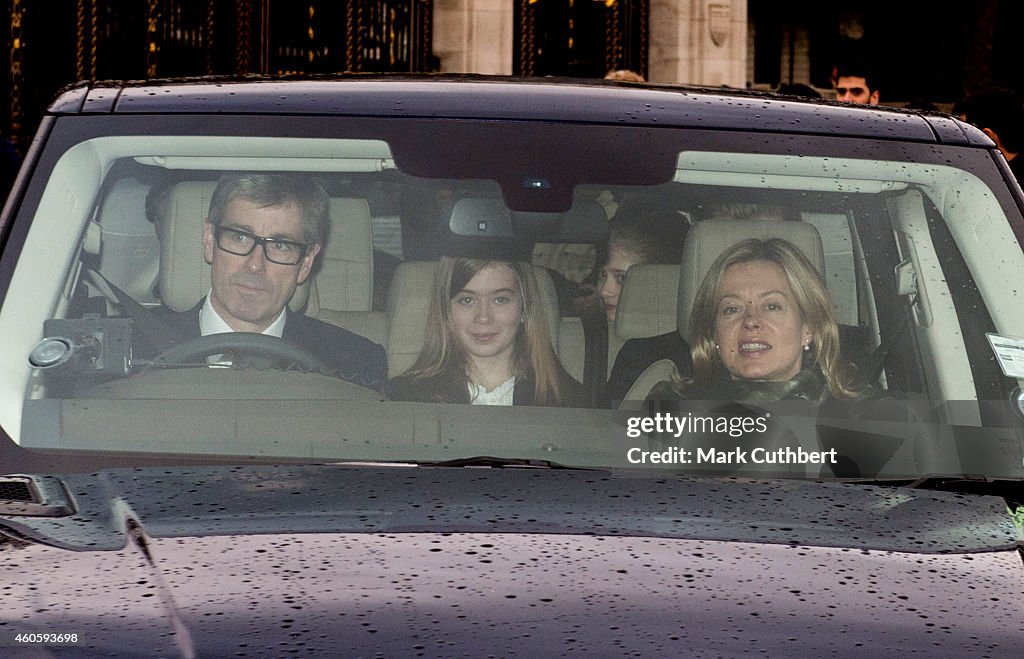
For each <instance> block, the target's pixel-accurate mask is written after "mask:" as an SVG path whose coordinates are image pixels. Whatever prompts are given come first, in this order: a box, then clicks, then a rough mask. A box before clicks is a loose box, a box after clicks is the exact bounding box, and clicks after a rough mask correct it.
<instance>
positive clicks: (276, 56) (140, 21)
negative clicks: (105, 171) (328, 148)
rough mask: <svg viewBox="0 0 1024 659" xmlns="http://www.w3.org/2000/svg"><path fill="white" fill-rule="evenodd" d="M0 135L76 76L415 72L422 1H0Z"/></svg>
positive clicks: (20, 140)
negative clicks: (2, 58)
mask: <svg viewBox="0 0 1024 659" xmlns="http://www.w3.org/2000/svg"><path fill="white" fill-rule="evenodd" d="M3 5H4V9H5V11H3V15H2V16H0V38H2V39H3V41H2V43H3V46H4V49H5V51H6V52H7V53H8V55H9V60H8V61H9V69H8V73H7V75H6V77H5V79H4V80H3V81H2V86H3V88H4V89H5V93H4V94H2V95H0V105H2V107H0V122H2V123H0V134H2V135H3V136H4V137H7V138H9V139H10V140H11V141H12V142H13V143H14V145H15V147H16V149H17V150H18V151H22V152H23V151H24V150H25V148H27V146H28V143H29V141H30V140H31V136H32V133H33V132H34V131H35V128H36V125H37V123H38V121H39V117H40V116H41V114H42V112H43V110H44V109H45V108H46V105H47V104H48V103H49V101H50V100H51V99H52V98H53V96H54V94H55V93H56V92H57V91H58V90H59V89H60V88H61V87H63V86H64V85H67V84H69V83H72V82H75V81H77V80H136V79H148V78H167V77H177V76H195V75H218V74H248V73H262V74H287V73H334V72H341V71H355V72H419V71H427V70H429V69H430V65H431V49H430V45H431V19H432V15H433V0H345V1H341V2H339V1H338V0H3Z"/></svg>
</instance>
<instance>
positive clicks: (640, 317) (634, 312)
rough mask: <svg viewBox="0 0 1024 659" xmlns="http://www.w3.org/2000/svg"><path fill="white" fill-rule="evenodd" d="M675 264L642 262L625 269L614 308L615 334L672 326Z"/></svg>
mask: <svg viewBox="0 0 1024 659" xmlns="http://www.w3.org/2000/svg"><path fill="white" fill-rule="evenodd" d="M678 300H679V266H678V265H672V264H663V263H642V264H638V265H634V266H632V267H631V268H630V269H629V270H627V271H626V280H625V281H624V282H623V283H622V291H621V292H620V293H619V306H618V308H617V309H616V310H615V334H617V335H618V336H619V338H621V339H622V340H623V341H627V340H629V339H637V338H643V337H647V336H657V335H658V334H664V333H666V332H672V331H674V330H675V329H676V316H677V312H676V309H677V308H678Z"/></svg>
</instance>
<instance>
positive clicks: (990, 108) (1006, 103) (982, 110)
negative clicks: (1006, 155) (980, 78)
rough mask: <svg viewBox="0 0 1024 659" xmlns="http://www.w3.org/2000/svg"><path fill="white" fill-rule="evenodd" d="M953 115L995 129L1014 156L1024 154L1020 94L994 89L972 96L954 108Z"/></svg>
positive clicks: (1023, 123) (1023, 112)
mask: <svg viewBox="0 0 1024 659" xmlns="http://www.w3.org/2000/svg"><path fill="white" fill-rule="evenodd" d="M953 114H954V115H963V116H964V119H966V121H967V123H969V124H974V125H975V126H977V127H978V128H988V129H989V130H991V131H992V132H993V133H995V134H996V135H997V136H999V142H1000V143H1001V144H1002V145H1003V148H1005V149H1006V150H1007V151H1009V152H1010V153H1020V152H1021V151H1024V101H1022V100H1021V97H1020V96H1019V95H1018V94H1017V93H1016V92H1013V91H1011V90H1009V89H1003V88H1000V87H993V88H990V89H985V90H983V91H980V92H977V93H975V94H970V95H969V96H967V97H966V98H964V99H962V100H960V101H958V102H957V104H956V105H954V106H953Z"/></svg>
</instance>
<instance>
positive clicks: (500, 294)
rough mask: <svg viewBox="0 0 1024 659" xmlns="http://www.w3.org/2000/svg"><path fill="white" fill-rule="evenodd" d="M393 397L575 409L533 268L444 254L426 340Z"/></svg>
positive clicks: (578, 394) (576, 400) (576, 389)
mask: <svg viewBox="0 0 1024 659" xmlns="http://www.w3.org/2000/svg"><path fill="white" fill-rule="evenodd" d="M392 386H393V391H394V394H393V398H394V399H396V400H413V401H425V402H441V403H472V404H475V405H542V406H567V407H576V406H581V405H582V404H583V401H584V397H583V391H582V387H581V386H580V384H579V383H578V382H576V381H575V380H573V379H572V377H571V376H569V374H568V373H566V372H565V369H564V368H563V367H562V365H561V363H560V362H559V361H558V357H557V356H556V355H555V352H554V350H553V349H552V347H551V337H550V333H549V332H548V323H547V318H546V317H545V314H544V310H543V307H542V306H541V304H540V289H539V288H538V286H537V281H536V278H535V277H534V273H533V266H531V265H529V264H527V263H521V262H518V261H495V260H484V259H470V258H461V257H444V258H442V259H441V262H440V264H439V267H438V274H437V285H436V286H435V291H434V303H433V305H431V309H430V315H429V316H428V318H427V335H426V342H425V344H424V346H423V350H422V352H420V355H419V357H418V358H417V360H416V363H415V364H414V365H413V367H412V368H411V369H409V371H407V372H406V373H404V374H403V375H400V376H399V377H397V378H395V379H394V380H393V381H392Z"/></svg>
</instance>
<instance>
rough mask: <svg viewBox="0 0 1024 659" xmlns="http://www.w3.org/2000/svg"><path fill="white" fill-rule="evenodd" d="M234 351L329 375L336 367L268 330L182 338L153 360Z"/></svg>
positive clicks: (156, 363) (163, 362) (157, 363)
mask: <svg viewBox="0 0 1024 659" xmlns="http://www.w3.org/2000/svg"><path fill="white" fill-rule="evenodd" d="M229 352H230V353H234V354H235V355H238V356H239V357H242V356H248V357H257V358H260V359H266V360H270V361H274V362H287V363H288V364H289V365H291V366H295V367H296V368H298V369H301V370H304V371H318V372H320V373H323V374H325V375H329V374H331V373H332V372H333V370H334V369H332V368H330V367H329V366H327V365H326V364H324V362H323V361H322V360H321V359H320V358H318V357H316V356H315V355H313V353H311V352H309V351H308V350H306V349H305V348H303V347H301V346H298V345H295V344H294V343H292V342H291V341H286V340H284V339H280V338H278V337H276V336H270V335H268V334H256V333H254V332H224V333H222V334H209V335H207V336H200V337H197V338H194V339H189V340H187V341H183V342H182V343H179V344H177V345H175V346H171V347H170V348H167V349H166V350H164V351H163V352H161V353H160V354H159V355H157V357H156V358H155V359H154V360H153V363H152V366H153V367H157V368H159V367H162V366H172V365H175V364H187V363H190V362H197V361H199V360H202V359H206V358H207V357H209V356H210V355H219V354H224V353H229Z"/></svg>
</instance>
